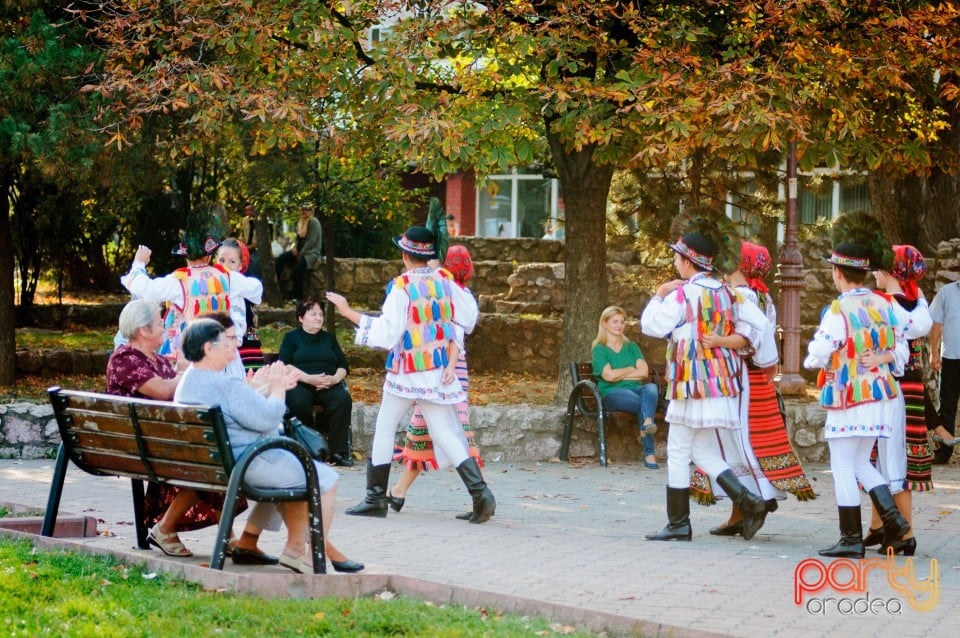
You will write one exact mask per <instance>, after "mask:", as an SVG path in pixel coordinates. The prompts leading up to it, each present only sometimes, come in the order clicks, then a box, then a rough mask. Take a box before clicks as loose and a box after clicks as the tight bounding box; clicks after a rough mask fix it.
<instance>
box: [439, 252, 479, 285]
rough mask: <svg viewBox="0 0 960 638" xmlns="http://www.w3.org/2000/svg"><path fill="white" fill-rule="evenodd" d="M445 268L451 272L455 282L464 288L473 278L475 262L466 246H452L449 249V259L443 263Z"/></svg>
mask: <svg viewBox="0 0 960 638" xmlns="http://www.w3.org/2000/svg"><path fill="white" fill-rule="evenodd" d="M443 267H444V268H446V269H447V270H449V271H450V273H451V274H452V275H453V278H454V280H455V281H456V282H457V283H458V284H460V286H462V287H464V288H465V287H466V286H467V282H468V281H469V280H470V279H471V278H472V277H473V260H472V259H471V258H470V251H469V250H467V248H466V246H461V245H459V244H457V245H455V246H450V248H449V249H447V259H446V260H445V261H444V262H443Z"/></svg>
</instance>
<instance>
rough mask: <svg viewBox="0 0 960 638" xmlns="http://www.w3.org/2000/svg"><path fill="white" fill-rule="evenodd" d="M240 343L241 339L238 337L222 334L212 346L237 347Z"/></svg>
mask: <svg viewBox="0 0 960 638" xmlns="http://www.w3.org/2000/svg"><path fill="white" fill-rule="evenodd" d="M241 341H242V338H241V337H240V336H239V335H237V334H230V333H227V332H224V333H221V334H220V336H219V337H218V338H217V339H216V341H214V342H213V343H214V345H224V344H226V345H228V346H235V347H239V346H240V343H241Z"/></svg>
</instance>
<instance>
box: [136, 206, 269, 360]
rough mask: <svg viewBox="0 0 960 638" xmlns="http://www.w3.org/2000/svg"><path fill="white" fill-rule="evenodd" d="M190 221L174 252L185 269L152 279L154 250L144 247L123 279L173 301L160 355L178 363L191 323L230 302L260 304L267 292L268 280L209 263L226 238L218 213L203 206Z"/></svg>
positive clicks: (152, 297) (141, 291) (148, 295)
mask: <svg viewBox="0 0 960 638" xmlns="http://www.w3.org/2000/svg"><path fill="white" fill-rule="evenodd" d="M187 222H188V223H187V228H186V230H185V231H184V233H183V241H181V242H180V243H179V244H177V245H176V246H174V248H173V251H172V253H173V254H175V255H180V256H182V257H185V258H186V260H187V265H186V267H184V268H178V269H177V270H175V271H174V272H172V273H170V274H169V275H166V276H164V277H158V278H155V279H152V278H151V277H150V276H149V275H147V265H148V264H149V263H150V255H151V254H152V253H151V251H150V249H149V248H148V247H146V246H142V245H141V246H139V247H138V248H137V253H136V255H135V256H134V258H133V265H132V266H131V267H130V272H129V273H127V274H126V275H124V276H123V277H121V278H120V282H121V283H122V284H123V285H124V286H125V287H126V288H127V290H129V291H130V292H131V293H132V294H133V295H134V296H135V297H137V298H140V299H147V300H149V301H163V302H166V303H167V304H168V310H167V315H166V317H165V318H164V328H165V330H166V339H165V340H164V343H163V345H162V346H161V349H160V353H161V354H163V355H165V356H167V357H169V358H170V359H171V360H173V361H177V358H178V355H179V347H180V346H179V343H180V333H181V332H182V331H183V328H184V326H186V324H187V322H188V321H190V320H191V319H193V318H194V317H197V316H199V315H202V314H205V313H209V312H229V311H230V308H231V305H233V304H235V303H239V302H240V300H241V298H242V299H246V300H247V301H250V302H251V303H260V299H261V297H262V295H263V284H262V283H260V281H258V280H257V279H253V278H252V277H245V276H244V275H242V274H240V272H239V271H236V272H233V271H228V270H226V269H225V268H223V267H222V266H220V265H218V264H211V263H210V259H211V257H212V256H213V254H214V253H215V252H216V250H217V248H218V247H219V245H220V240H219V237H220V236H221V235H220V234H219V233H220V227H219V226H218V223H219V222H218V218H217V216H216V215H215V214H214V213H213V212H211V211H210V210H205V209H202V208H198V209H196V210H194V211H192V212H191V214H190V216H189V217H188V219H187Z"/></svg>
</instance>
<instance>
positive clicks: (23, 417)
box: [0, 401, 827, 462]
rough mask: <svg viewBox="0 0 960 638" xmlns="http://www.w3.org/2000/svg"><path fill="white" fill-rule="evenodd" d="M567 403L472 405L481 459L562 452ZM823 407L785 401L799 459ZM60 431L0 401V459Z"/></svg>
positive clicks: (590, 427)
mask: <svg viewBox="0 0 960 638" xmlns="http://www.w3.org/2000/svg"><path fill="white" fill-rule="evenodd" d="M378 409H379V406H377V405H366V404H354V406H353V414H352V416H351V418H352V424H353V441H354V449H356V450H358V451H363V450H368V449H370V445H371V443H372V440H373V431H374V427H375V425H376V419H377V411H378ZM564 413H565V407H564V408H560V407H554V406H541V405H528V404H519V405H489V406H475V407H472V408H471V409H470V421H471V424H472V425H473V427H474V428H475V430H476V437H477V442H478V444H479V446H480V449H481V451H482V453H483V456H484V458H487V459H490V460H491V461H516V462H530V461H549V460H552V459H555V458H556V457H557V455H558V454H559V451H560V442H561V438H562V436H563V426H564ZM823 418H824V417H823V410H822V409H821V408H819V406H817V405H816V404H810V403H801V402H797V401H787V424H788V430H789V432H790V435H791V437H792V439H793V441H794V443H795V449H796V451H797V454H798V455H799V456H800V458H801V460H804V461H815V462H824V461H826V460H827V449H826V444H825V443H824V441H823ZM656 441H657V454H658V456H660V457H661V458H663V457H664V456H665V454H666V428H665V427H662V428H660V430H659V431H658V432H657V435H656ZM59 444H60V433H59V430H58V428H57V424H56V419H55V418H54V416H53V408H52V407H51V406H50V405H49V404H35V403H29V402H21V403H13V404H9V405H0V458H5V459H38V458H53V457H55V456H56V453H57V447H58V446H59ZM597 453H598V446H597V428H596V422H595V421H593V420H589V419H584V418H581V417H577V418H576V419H575V420H574V429H573V435H572V437H571V442H570V456H571V457H574V458H576V457H589V458H595V457H596V456H597ZM642 454H643V452H642V449H641V447H640V445H639V444H638V443H637V442H636V426H635V424H629V423H628V424H623V423H614V424H610V425H609V426H608V431H607V455H608V459H609V460H610V461H612V462H618V461H632V462H636V461H639V460H640V459H642Z"/></svg>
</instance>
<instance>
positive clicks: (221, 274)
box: [160, 264, 230, 359]
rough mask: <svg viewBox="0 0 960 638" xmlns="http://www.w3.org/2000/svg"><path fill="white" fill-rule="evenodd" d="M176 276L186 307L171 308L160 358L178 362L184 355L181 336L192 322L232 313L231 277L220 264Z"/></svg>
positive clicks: (188, 269)
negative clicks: (211, 314) (209, 315)
mask: <svg viewBox="0 0 960 638" xmlns="http://www.w3.org/2000/svg"><path fill="white" fill-rule="evenodd" d="M173 276H174V277H175V278H176V280H177V281H178V282H180V289H181V290H182V291H183V300H184V307H183V308H181V307H179V306H177V305H176V304H174V303H168V304H167V314H166V316H165V317H164V320H163V328H164V332H165V333H166V338H165V339H164V342H163V345H162V346H160V354H162V355H164V356H165V357H169V358H170V359H176V358H177V357H178V356H179V353H180V333H181V332H183V328H184V326H185V325H186V324H187V322H188V321H190V320H191V319H193V318H195V317H198V316H200V315H202V314H206V313H210V312H227V313H229V312H230V297H229V293H230V273H229V271H227V270H226V269H224V268H223V267H222V266H220V265H219V264H210V265H208V266H200V267H189V266H188V267H186V268H178V269H177V270H175V271H173Z"/></svg>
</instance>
